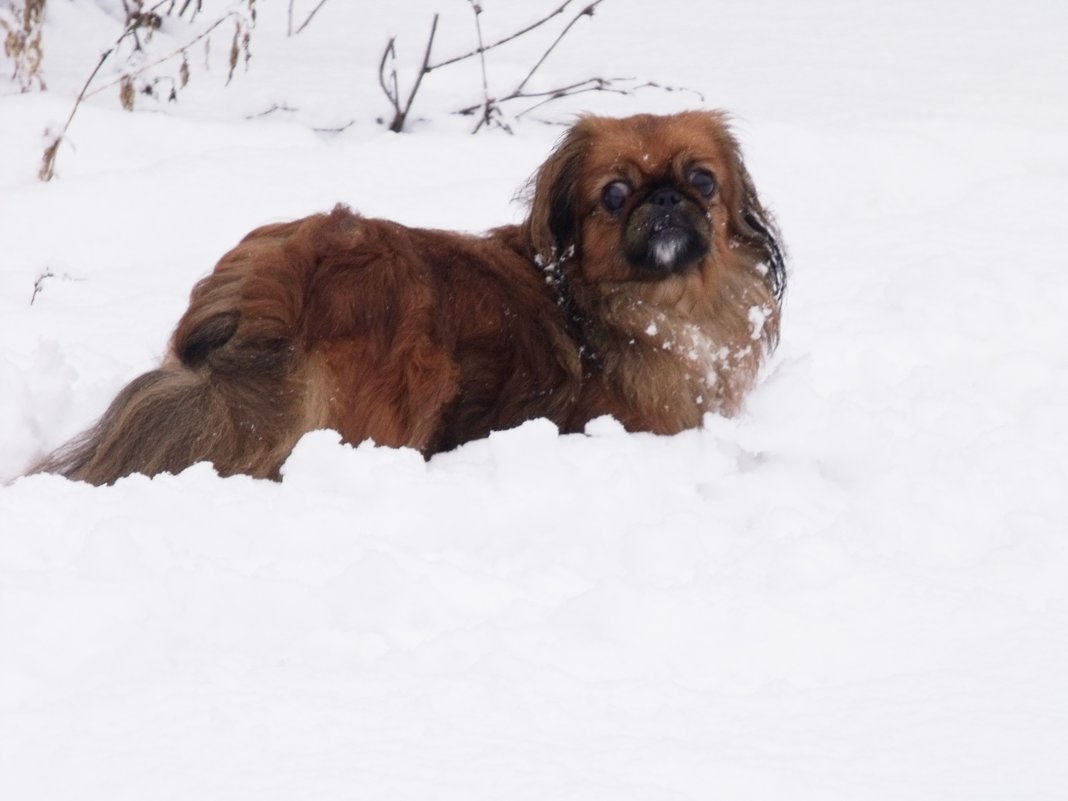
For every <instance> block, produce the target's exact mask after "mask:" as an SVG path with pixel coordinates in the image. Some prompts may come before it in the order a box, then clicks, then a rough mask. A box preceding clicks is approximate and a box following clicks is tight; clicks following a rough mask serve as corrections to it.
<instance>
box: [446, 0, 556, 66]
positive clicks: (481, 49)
mask: <svg viewBox="0 0 1068 801" xmlns="http://www.w3.org/2000/svg"><path fill="white" fill-rule="evenodd" d="M572 2H574V0H565V2H564V3H562V4H561V5H560V6H559V7H557V8H556V10H554V11H551V12H549V13H548V14H546V15H545V16H544V17H542V18H541V19H539V20H537V21H536V22H532V23H531V24H530V25H528V26H527V27H525V28H523V29H521V30H518V31H516V32H515V33H510V34H508V35H507V36H505V37H504V38H503V39H499V40H497V41H496V42H494V43H493V44H490V45H486V46H485V47H482V46H481V43H480V44H479V48H478V49H477V50H472V51H470V52H469V53H464V54H463V55H459V56H453V57H452V58H449V59H446V60H445V61H441V62H438V63H437V64H432V65H431V66H429V67H428V68H427V69H429V70H431V71H433V70H436V69H441V68H442V67H447V66H449V65H450V64H455V63H456V62H457V61H463V60H464V59H468V58H473V57H474V56H477V55H479V54H480V53H485V52H488V51H490V50H493V49H494V48H497V47H500V46H501V45H503V44H508V42H510V41H512V40H513V39H518V38H519V37H520V36H522V35H524V34H527V33H530V32H531V31H532V30H534V29H536V28H540V27H541V26H542V25H544V24H545V23H546V22H548V21H549V20H551V19H552V18H553V17H556V16H559V15H560V14H563V13H564V10H565V9H566V8H567V7H568V6H569V5H571V3H572Z"/></svg>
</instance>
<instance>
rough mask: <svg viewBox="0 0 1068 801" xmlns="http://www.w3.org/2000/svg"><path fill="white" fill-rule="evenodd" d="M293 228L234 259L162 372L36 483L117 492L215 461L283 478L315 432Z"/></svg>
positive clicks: (199, 291)
mask: <svg viewBox="0 0 1068 801" xmlns="http://www.w3.org/2000/svg"><path fill="white" fill-rule="evenodd" d="M294 227H295V225H294V224H287V225H283V226H270V227H267V228H264V229H260V230H258V231H255V232H253V233H252V234H250V235H249V237H247V238H246V240H245V241H244V242H243V243H242V244H241V245H239V246H238V247H237V248H235V249H234V250H233V251H231V252H230V253H229V254H227V256H225V257H224V258H223V260H222V261H221V262H220V263H219V265H218V266H217V267H216V269H215V272H214V273H212V274H211V275H210V276H208V277H207V278H205V279H204V280H203V281H201V282H200V284H198V285H197V287H196V288H195V289H194V290H193V294H192V297H191V299H190V305H189V308H188V310H187V311H186V313H185V315H184V316H183V318H182V320H181V322H180V323H179V324H178V328H177V330H176V331H175V334H174V339H173V340H172V343H171V348H170V354H169V356H168V357H167V359H166V361H165V362H164V364H163V366H161V367H160V368H159V369H157V370H153V371H151V372H149V373H145V374H144V375H142V376H141V377H140V378H137V379H135V380H134V381H133V382H132V383H130V384H129V386H127V387H126V388H125V389H123V390H122V392H120V393H119V396H118V397H117V398H115V400H114V401H113V402H112V404H111V406H110V408H108V410H107V411H106V412H105V413H104V416H103V417H102V418H101V419H100V421H99V422H98V423H97V424H96V425H95V426H93V427H92V428H91V429H89V430H88V431H86V432H84V433H83V434H81V435H80V436H78V437H76V438H75V439H74V440H72V441H71V442H69V443H68V444H67V445H65V446H63V447H62V448H60V449H59V450H58V451H56V452H55V453H53V454H52V455H50V456H48V457H46V458H45V459H44V460H43V461H42V462H41V463H40V464H38V465H37V466H36V467H35V468H34V469H33V470H32V471H31V472H47V473H59V474H61V475H64V476H67V477H68V478H72V479H77V480H81V481H87V482H90V483H92V484H110V483H112V482H114V481H116V480H117V479H119V478H121V477H123V476H125V475H129V474H130V473H145V474H147V475H154V474H156V473H163V472H169V473H176V472H178V471H180V470H182V469H184V468H186V467H188V466H189V465H191V464H194V463H196V462H201V461H209V462H212V463H213V464H214V465H215V468H216V469H217V470H218V471H219V473H221V474H222V475H231V474H233V473H247V474H249V475H253V476H257V477H266V478H277V477H278V471H279V468H280V467H281V464H282V462H283V461H284V460H285V458H286V456H287V455H288V453H289V452H290V450H292V448H293V446H294V445H295V444H296V441H297V439H298V438H299V437H300V435H301V434H303V433H304V432H305V431H306V430H308V428H309V426H308V425H305V420H304V417H305V415H304V412H303V408H304V406H303V403H302V398H304V397H305V395H306V392H307V382H306V380H305V379H304V377H303V374H304V372H306V371H305V370H304V369H303V366H302V360H301V359H300V357H299V356H298V354H297V347H298V346H297V338H298V337H297V332H296V320H297V318H298V317H299V314H300V312H301V308H300V306H301V293H300V291H299V289H298V291H297V292H296V293H294V292H293V291H292V288H291V285H293V284H295V285H296V286H297V287H299V286H300V284H301V281H300V275H299V274H300V270H299V269H295V268H296V267H298V266H299V264H298V265H295V264H294V263H293V261H292V256H293V254H292V252H291V251H290V252H286V251H289V249H288V248H286V247H285V243H286V241H287V240H288V239H289V238H290V235H291V234H292V232H293V228H294ZM298 261H299V260H298ZM294 273H296V275H294Z"/></svg>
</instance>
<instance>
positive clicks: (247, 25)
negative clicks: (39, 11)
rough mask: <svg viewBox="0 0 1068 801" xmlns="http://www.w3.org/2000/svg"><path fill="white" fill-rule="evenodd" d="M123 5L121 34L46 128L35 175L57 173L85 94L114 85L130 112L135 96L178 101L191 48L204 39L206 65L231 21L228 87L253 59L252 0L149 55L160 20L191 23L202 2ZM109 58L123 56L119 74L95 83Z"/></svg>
mask: <svg viewBox="0 0 1068 801" xmlns="http://www.w3.org/2000/svg"><path fill="white" fill-rule="evenodd" d="M31 1H32V2H39V3H40V4H41V5H42V6H43V4H44V0H27V2H31ZM123 8H124V9H125V12H126V20H125V23H124V25H123V29H122V32H121V33H120V34H119V35H118V37H117V38H116V39H115V42H114V43H113V44H112V45H111V47H109V48H108V49H107V50H105V51H104V52H103V53H102V54H101V56H100V58H99V60H98V61H97V63H96V66H95V67H93V70H92V72H90V73H89V77H88V78H87V79H86V81H85V83H84V85H83V86H82V89H81V91H80V92H79V93H78V97H77V98H76V99H75V101H74V107H73V108H72V109H71V112H70V115H69V116H68V117H67V120H66V122H65V123H64V124H63V127H62V128H61V129H60V130H59V131H58V132H57V131H51V130H50V131H46V132H45V139H46V144H45V149H44V153H43V155H42V160H41V167H40V169H39V170H38V173H37V175H38V177H39V178H40V179H41V180H42V181H50V180H52V178H54V177H55V166H56V157H57V155H58V153H59V148H60V145H61V144H62V143H63V142H64V141H65V140H66V137H67V132H68V131H69V130H70V126H71V123H72V122H73V120H74V116H75V114H77V112H78V109H79V107H80V106H81V104H82V102H83V101H84V100H86V99H87V98H90V97H93V96H94V95H98V94H100V93H101V92H106V91H109V90H113V89H115V88H116V87H117V88H118V93H119V102H120V104H121V105H122V107H123V108H124V109H126V110H127V111H133V109H134V107H135V104H136V102H137V98H138V97H139V96H147V97H154V98H157V99H162V98H163V97H166V99H167V100H169V101H173V100H177V98H178V92H179V91H180V90H181V89H184V88H185V87H186V86H187V85H188V84H189V78H190V69H189V53H190V51H191V50H192V49H193V47H194V46H196V45H198V44H199V43H201V42H203V43H204V48H205V53H206V57H205V63H207V62H208V61H209V59H208V58H207V56H210V47H211V37H212V34H214V33H215V32H216V31H217V30H218V29H219V28H221V27H223V26H224V25H226V24H232V25H233V35H232V37H231V41H230V51H229V57H228V60H227V63H228V67H229V71H228V73H227V76H226V83H227V85H229V83H230V81H231V80H232V79H233V77H234V73H235V72H236V70H237V67H238V65H239V64H240V63H241V61H242V59H243V61H244V63H245V66H246V68H247V67H248V63H249V60H250V59H251V57H252V52H251V41H252V29H253V27H255V24H256V0H243V4H242V8H241V9H240V10H237V9H232V8H231V9H230V10H228V11H225V12H223V13H222V14H221V15H220V16H219V17H218V18H216V19H215V20H214V21H212V22H211V23H210V24H209V25H207V26H206V27H201V28H200V29H199V31H198V32H197V33H195V34H191V38H190V39H189V40H188V41H186V42H185V43H184V44H182V45H181V46H179V47H177V48H174V49H172V50H170V51H168V52H166V53H164V54H163V55H159V56H153V54H151V53H150V52H149V51H150V48H151V45H152V40H153V34H154V33H155V32H156V31H158V30H159V29H160V28H161V27H162V25H163V21H164V19H165V18H171V19H173V18H177V19H186V15H188V18H187V21H188V22H190V23H192V22H194V21H195V20H196V18H197V16H198V15H199V14H200V13H201V11H202V0H181V2H179V0H158V2H155V3H151V4H150V3H148V2H146V0H123ZM113 57H114V58H117V59H123V58H124V59H125V61H124V63H123V65H122V68H121V69H120V70H119V75H118V77H117V78H115V79H113V80H111V81H109V82H106V83H103V84H102V85H95V81H96V79H97V76H98V75H99V73H100V70H101V68H102V67H103V66H104V64H105V62H107V61H108V60H109V59H111V58H113ZM174 63H177V64H178V66H177V68H176V72H175V74H167V73H162V74H161V73H160V72H159V68H160V67H162V66H164V65H170V64H174Z"/></svg>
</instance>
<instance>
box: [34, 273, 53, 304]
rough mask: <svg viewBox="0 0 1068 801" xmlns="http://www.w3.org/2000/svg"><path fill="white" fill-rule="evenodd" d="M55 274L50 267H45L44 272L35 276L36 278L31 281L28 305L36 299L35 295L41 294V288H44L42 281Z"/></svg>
mask: <svg viewBox="0 0 1068 801" xmlns="http://www.w3.org/2000/svg"><path fill="white" fill-rule="evenodd" d="M55 276H56V274H55V273H54V272H52V269H51V268H50V267H45V268H44V272H43V273H41V274H40V275H38V276H37V280H36V281H34V282H33V294H32V295H31V296H30V305H31V306H32V305H33V302H34V301H35V300H37V296H38V295H40V294H41V290H43V289H44V282H45V281H46V280H48V279H49V278H55Z"/></svg>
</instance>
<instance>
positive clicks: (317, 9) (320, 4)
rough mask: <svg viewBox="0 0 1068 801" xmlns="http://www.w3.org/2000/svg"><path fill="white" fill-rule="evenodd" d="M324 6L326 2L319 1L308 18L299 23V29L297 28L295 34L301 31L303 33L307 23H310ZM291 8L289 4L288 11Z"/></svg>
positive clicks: (324, 0)
mask: <svg viewBox="0 0 1068 801" xmlns="http://www.w3.org/2000/svg"><path fill="white" fill-rule="evenodd" d="M325 5H326V0H319V4H318V5H317V6H316V7H315V8H313V9H312V10H311V13H310V14H309V15H308V18H307V19H306V20H304V22H303V23H301V26H300V27H299V28H297V33H298V34H299V33H300V32H301V31H303V30H304V29H305V28H307V27H308V23H309V22H311V21H312V17H314V16H315V15H316V14H318V13H319V9H320V8H322V7H323V6H325ZM292 7H293V6H292V4H290V10H292Z"/></svg>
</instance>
